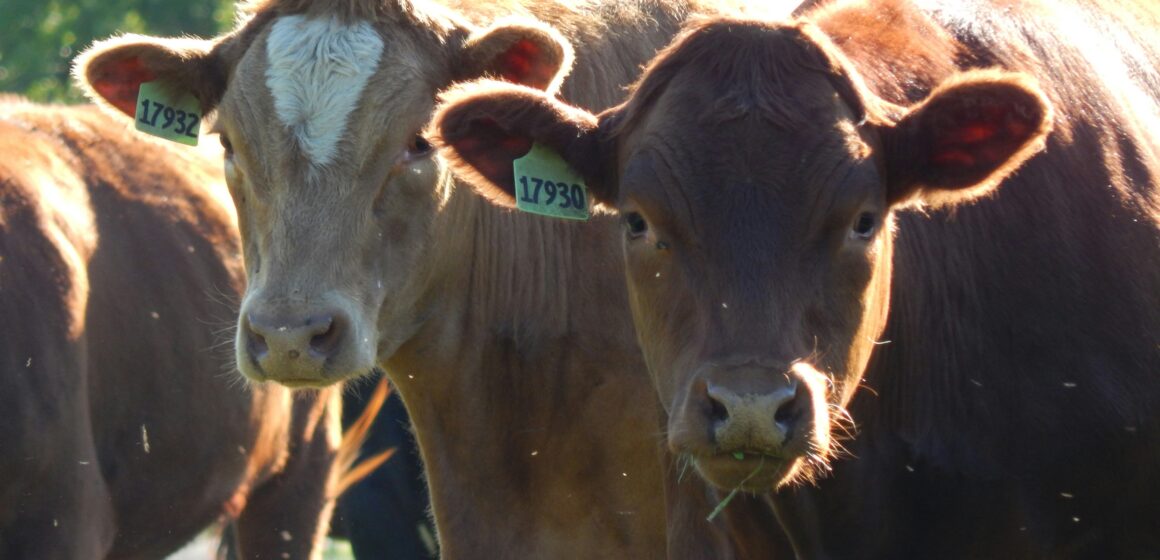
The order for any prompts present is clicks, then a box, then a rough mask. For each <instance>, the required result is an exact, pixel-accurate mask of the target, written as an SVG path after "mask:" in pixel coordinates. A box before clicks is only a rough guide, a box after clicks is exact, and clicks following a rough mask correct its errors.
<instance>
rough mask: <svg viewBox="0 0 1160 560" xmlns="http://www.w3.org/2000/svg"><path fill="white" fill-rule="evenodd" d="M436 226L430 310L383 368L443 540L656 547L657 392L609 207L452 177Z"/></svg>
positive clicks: (455, 544)
mask: <svg viewBox="0 0 1160 560" xmlns="http://www.w3.org/2000/svg"><path fill="white" fill-rule="evenodd" d="M434 227H435V228H436V231H435V232H434V235H433V236H434V238H435V239H437V240H439V241H438V242H437V243H439V244H438V245H436V247H434V248H433V255H432V256H433V259H434V261H435V262H437V263H439V264H438V265H437V266H436V267H435V268H434V269H433V274H432V278H433V279H434V280H435V281H434V282H433V283H432V284H431V286H432V290H431V293H429V294H428V297H427V298H425V299H426V301H428V306H427V311H426V313H425V316H426V319H425V322H424V325H423V327H421V328H420V331H419V333H418V334H417V335H416V336H415V337H413V338H412V340H411V341H410V342H409V343H408V344H405V345H404V347H403V348H401V349H400V352H398V353H397V354H396V357H395V358H393V359H392V360H391V362H390V363H388V364H387V369H388V371H389V372H390V373H391V375H392V377H393V378H394V379H396V381H397V384H398V385H399V387H400V390H401V394H402V396H403V399H404V401H405V402H406V404H407V408H408V411H409V412H410V414H411V418H412V422H413V423H414V426H415V430H416V434H417V436H418V439H419V444H420V448H421V451H422V454H423V458H424V461H425V463H426V467H427V473H428V480H429V483H430V487H431V498H432V504H433V508H434V511H435V516H436V519H437V523H438V525H439V529H440V531H441V536H442V545H443V547H444V551H443V552H444V554H445V555H446V556H447V557H456V556H460V555H479V554H481V553H482V551H486V553H484V554H483V556H485V557H557V556H580V557H587V556H592V557H598V556H602V555H608V551H620V552H618V553H616V554H612V556H618V557H619V556H626V557H649V556H651V555H655V554H657V553H658V552H659V551H660V550H662V548H660V547H663V544H664V531H663V529H664V527H663V525H664V513H663V505H662V500H663V494H662V491H663V489H662V486H661V482H660V471H659V469H658V461H657V441H658V440H657V438H656V436H655V434H656V432H657V426H658V421H657V418H656V407H655V406H654V403H655V396H654V392H653V389H652V387H651V385H650V383H649V381H648V378H647V376H646V375H645V373H644V372H645V368H644V365H643V363H642V359H641V357H640V355H639V352H638V350H637V348H636V342H635V336H634V335H633V332H634V331H633V330H632V324H631V318H630V315H629V313H628V311H627V309H628V306H627V296H626V293H625V291H626V290H625V287H624V278H623V274H624V273H623V269H622V264H621V260H620V258H619V252H620V249H619V243H620V240H619V235H620V230H619V227H618V226H617V223H616V220H615V219H613V218H612V217H609V216H601V217H598V218H597V219H594V220H593V221H592V222H589V223H575V222H564V221H559V220H551V219H547V218H542V217H537V216H530V215H525V214H522V213H517V212H514V211H509V210H504V209H498V208H495V207H493V206H492V205H491V204H490V203H488V202H487V201H485V200H483V199H482V198H480V197H479V196H478V195H476V194H475V193H474V192H472V191H471V190H470V189H468V188H467V187H465V186H460V187H459V188H456V189H455V190H454V191H453V192H452V194H451V195H450V197H449V200H448V202H447V203H446V204H445V206H444V208H443V211H442V212H441V215H440V218H439V220H438V223H437V224H436V225H435V226H434ZM601 310H605V311H604V312H602V311H601ZM610 433H617V434H618V435H617V437H616V438H612V437H604V436H605V434H610ZM500 519H502V520H504V521H503V522H502V523H499V522H497V521H496V520H500ZM506 527H510V528H518V532H517V531H509V530H505V529H504V528H506ZM579 543H584V544H583V545H580V544H579ZM577 546H586V547H587V546H591V547H592V549H591V550H590V551H588V552H590V554H589V553H585V552H582V551H578V550H577V548H576V547H577ZM561 547H562V548H561Z"/></svg>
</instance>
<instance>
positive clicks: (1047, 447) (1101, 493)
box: [433, 0, 1160, 558]
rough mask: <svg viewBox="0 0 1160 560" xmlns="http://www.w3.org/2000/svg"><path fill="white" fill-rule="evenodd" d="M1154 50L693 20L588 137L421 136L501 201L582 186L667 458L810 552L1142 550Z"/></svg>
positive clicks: (1159, 388) (968, 7) (1129, 6)
mask: <svg viewBox="0 0 1160 560" xmlns="http://www.w3.org/2000/svg"><path fill="white" fill-rule="evenodd" d="M1158 26H1160V11H1158V10H1157V9H1156V7H1155V5H1153V4H1149V3H1143V2H1130V1H1126V0H1125V1H1112V0H1107V1H1097V2H1072V1H1068V0H1036V1H1033V2H1025V3H1011V2H1006V1H1003V0H995V1H978V2H959V1H947V2H940V1H929V2H914V3H911V2H901V1H895V0H840V1H833V2H826V3H822V5H821V6H820V7H816V8H814V9H812V10H809V11H807V13H805V14H804V15H803V16H801V17H800V18H795V19H791V20H788V21H775V20H753V19H729V18H725V19H715V20H707V21H701V22H698V23H696V24H694V25H691V26H690V27H689V28H688V29H687V31H685V32H684V33H683V34H682V35H681V36H680V37H679V38H678V39H677V40H675V41H674V43H673V44H672V45H671V46H669V47H668V48H667V49H665V50H664V51H663V52H662V53H661V54H659V55H658V56H657V58H656V59H655V60H654V61H652V62H651V63H650V65H649V66H648V68H647V69H646V70H645V72H644V75H643V77H642V78H641V80H640V81H639V82H638V84H636V85H635V86H634V88H633V89H632V91H631V93H630V94H629V95H628V96H627V99H626V100H625V101H624V102H623V103H622V104H620V105H618V106H616V107H614V108H611V109H608V110H606V111H604V112H602V113H600V114H598V115H594V114H592V113H590V112H588V111H586V110H584V109H581V108H578V107H574V106H570V105H568V104H566V103H563V102H561V101H559V100H556V99H553V98H551V97H549V96H546V95H543V94H542V93H541V92H539V91H535V90H533V89H529V88H525V87H520V86H517V85H511V84H503V83H498V82H494V81H482V82H476V83H471V84H466V85H461V86H459V87H458V88H456V89H454V90H452V91H450V92H448V93H447V94H446V95H445V100H444V103H445V104H444V105H443V106H442V107H441V108H440V109H438V112H437V115H436V117H435V125H434V126H435V128H436V132H435V133H434V134H433V137H434V138H436V139H437V144H438V145H441V146H443V147H444V150H443V152H444V154H445V155H446V156H447V158H448V160H449V162H450V164H451V165H452V167H453V169H454V170H455V171H456V172H457V173H458V174H459V175H460V176H461V177H463V178H465V179H467V180H469V181H470V182H471V183H472V184H473V185H474V186H475V187H476V188H477V189H479V190H480V192H481V193H482V194H483V195H484V196H485V197H486V198H488V199H490V200H493V201H495V202H496V203H497V204H500V205H504V206H513V205H516V204H517V199H516V197H517V196H518V197H520V198H528V199H534V198H536V193H535V192H534V190H535V188H537V187H538V188H540V189H542V191H543V193H544V194H543V196H547V194H546V193H548V192H553V193H555V192H559V191H560V190H561V189H560V186H559V185H565V186H568V188H569V192H571V189H572V185H577V186H579V185H580V183H581V182H583V183H586V185H587V189H588V192H589V193H590V195H591V197H593V198H594V199H596V200H598V201H600V202H602V203H604V204H606V205H609V206H613V207H615V208H617V209H618V210H619V212H620V214H621V216H622V220H623V223H624V234H623V237H624V242H623V245H624V250H623V258H624V261H625V265H626V271H627V274H626V280H627V285H628V287H629V303H630V306H631V310H632V313H633V316H634V319H635V324H636V328H637V333H638V336H639V338H640V342H641V345H642V349H643V351H644V354H645V358H646V361H647V363H648V367H649V371H650V374H651V375H652V377H653V380H654V382H655V385H656V389H657V391H658V394H659V395H660V398H661V402H662V403H663V406H664V412H665V414H666V416H667V421H666V422H667V423H666V425H667V427H668V430H667V439H668V445H669V446H670V448H671V451H672V453H673V454H675V455H677V456H682V457H687V458H689V459H690V460H691V461H692V463H693V465H694V467H695V469H696V471H697V472H698V474H699V475H700V476H701V477H702V478H703V479H704V480H706V481H708V482H709V483H711V484H713V485H714V486H715V487H717V488H719V489H721V490H722V491H744V492H754V493H759V494H765V495H766V496H768V501H769V503H770V509H772V510H773V512H774V513H775V514H776V516H777V518H778V520H779V522H780V526H781V528H782V529H783V530H785V531H786V533H787V534H788V536H789V538H790V540H791V541H792V543H793V547H794V550H795V552H796V554H797V557H799V558H1097V557H1098V558H1151V557H1155V555H1156V553H1157V551H1160V532H1158V531H1157V530H1158V529H1160V513H1158V510H1157V509H1156V507H1155V503H1156V501H1157V499H1160V482H1158V480H1157V479H1156V477H1155V473H1156V472H1158V469H1160V383H1158V381H1160V378H1158V377H1157V374H1158V373H1160V344H1158V340H1160V339H1158V336H1160V205H1158V201H1160V187H1158V186H1157V174H1158V173H1160V136H1158V134H1160V132H1157V131H1160V72H1158V71H1157V68H1158V67H1160V43H1158V42H1157V40H1156V37H1157V30H1158V29H1160V27H1158ZM533 151H535V152H536V154H544V153H548V154H555V156H557V157H559V158H560V159H561V160H562V161H561V162H558V163H557V164H552V165H553V166H552V167H549V169H550V172H544V173H541V175H542V176H540V177H537V176H536V175H534V174H533V173H532V172H529V171H526V170H525V168H524V167H523V165H524V163H523V162H524V161H525V160H526V159H527V158H533V159H535V158H539V159H538V161H549V160H550V158H548V157H547V156H543V155H536V154H533V153H532V152H533ZM517 160H519V161H520V164H519V165H520V166H521V167H520V169H519V170H518V171H517V170H516V169H515V165H516V162H517ZM545 165H547V164H545ZM517 174H518V175H517ZM570 174H575V176H576V177H575V178H572V177H570ZM549 183H551V187H549ZM1000 186H1001V188H1000ZM557 200H559V197H557ZM566 202H568V203H571V202H572V201H566ZM557 203H558V204H563V203H564V202H557ZM588 272H589V271H588V270H586V269H578V270H574V271H573V275H574V276H573V278H572V280H571V282H572V283H573V284H575V283H579V284H584V283H585V282H587V279H588V276H587V275H588ZM851 418H852V420H853V421H854V423H855V426H852V425H851V423H850V419H851ZM851 432H854V433H851ZM843 449H844V452H843ZM831 470H832V473H830V471H831ZM827 474H829V476H823V475H827ZM811 482H812V484H811ZM729 507H731V506H726V511H727V510H728V508H729ZM758 511H760V508H759V509H758Z"/></svg>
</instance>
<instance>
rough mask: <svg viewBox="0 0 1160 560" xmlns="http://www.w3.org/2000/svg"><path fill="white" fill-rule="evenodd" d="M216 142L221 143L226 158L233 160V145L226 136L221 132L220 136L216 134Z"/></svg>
mask: <svg viewBox="0 0 1160 560" xmlns="http://www.w3.org/2000/svg"><path fill="white" fill-rule="evenodd" d="M218 141H219V142H221V143H222V149H223V150H225V151H226V157H227V158H233V157H234V144H233V143H232V142H230V139H229V137H228V136H226V135H225V133H224V132H223V133H221V134H218Z"/></svg>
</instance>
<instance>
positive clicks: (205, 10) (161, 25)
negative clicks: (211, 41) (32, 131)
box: [0, 0, 234, 103]
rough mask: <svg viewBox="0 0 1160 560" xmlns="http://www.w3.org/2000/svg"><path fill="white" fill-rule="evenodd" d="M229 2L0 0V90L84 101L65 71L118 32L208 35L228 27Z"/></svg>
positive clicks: (231, 4) (38, 98) (231, 8)
mask: <svg viewBox="0 0 1160 560" xmlns="http://www.w3.org/2000/svg"><path fill="white" fill-rule="evenodd" d="M233 21H234V0H67V1H62V0H0V91H6V92H13V93H22V94H24V95H26V96H28V97H29V98H30V99H32V100H33V101H52V102H67V103H76V102H81V101H83V100H84V99H83V97H82V96H81V94H80V92H79V91H77V90H76V88H74V87H73V86H72V83H71V81H70V79H69V68H70V65H71V64H72V59H73V57H75V56H76V55H77V53H78V52H80V51H81V50H84V48H85V47H87V46H89V45H90V44H92V42H93V41H94V40H97V39H103V38H106V37H109V36H111V35H116V34H119V33H148V34H150V35H164V36H177V35H197V36H201V37H212V36H214V35H217V34H218V33H219V32H221V31H225V30H227V29H229V28H230V27H232V26H233Z"/></svg>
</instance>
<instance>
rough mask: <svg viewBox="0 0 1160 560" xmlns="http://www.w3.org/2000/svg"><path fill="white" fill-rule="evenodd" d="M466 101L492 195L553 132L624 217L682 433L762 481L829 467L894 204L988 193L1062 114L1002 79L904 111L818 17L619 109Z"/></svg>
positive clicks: (470, 149)
mask: <svg viewBox="0 0 1160 560" xmlns="http://www.w3.org/2000/svg"><path fill="white" fill-rule="evenodd" d="M445 101H446V104H445V105H444V106H443V107H442V108H441V109H440V110H439V112H438V114H437V116H436V121H435V122H436V127H437V129H438V137H439V142H440V143H441V144H443V145H445V146H447V147H448V148H449V159H450V161H451V162H452V166H453V167H454V168H455V169H456V171H457V172H460V173H461V174H463V175H464V176H465V177H466V178H467V179H468V180H469V181H470V182H472V183H473V184H475V185H476V187H477V188H478V189H479V190H480V191H482V192H483V193H485V194H486V195H487V196H488V197H489V198H491V199H493V200H496V201H497V202H499V203H500V204H510V203H511V200H512V193H513V187H514V185H513V182H512V179H513V177H512V160H513V159H514V158H517V157H520V156H522V155H523V153H524V152H526V151H527V150H528V148H529V147H530V146H531V145H532V143H533V142H537V143H539V144H541V145H544V146H547V147H549V148H551V149H553V150H555V151H556V152H558V153H559V154H560V155H561V156H562V157H563V158H564V160H565V161H567V162H568V163H569V164H570V165H571V167H573V168H574V170H575V171H576V172H578V173H579V174H580V175H581V176H583V177H584V178H585V179H586V181H587V182H588V185H589V188H590V190H591V193H592V195H593V197H594V198H596V199H598V200H600V201H601V202H603V203H605V204H608V205H612V206H615V207H616V208H617V209H618V210H619V211H620V213H621V215H622V216H623V221H624V254H625V262H626V266H627V277H628V278H627V279H628V285H629V288H630V295H631V306H632V313H633V315H634V319H635V322H636V326H637V331H638V337H639V341H640V344H641V346H642V349H643V350H644V353H645V357H646V360H647V363H648V366H649V369H650V372H651V374H652V376H653V379H654V382H655V384H656V388H657V391H658V392H659V395H660V398H661V401H662V403H663V405H664V407H665V410H666V411H667V412H668V415H669V423H668V443H669V445H670V447H671V448H672V450H673V451H674V452H676V453H678V454H685V455H687V456H691V457H692V459H693V460H694V465H695V466H696V467H697V469H698V471H699V472H700V473H701V474H702V475H703V476H704V477H705V478H706V479H707V480H708V481H709V482H711V483H713V484H715V485H717V486H720V487H723V488H735V487H739V486H740V487H744V488H745V489H748V490H755V491H756V490H768V489H770V488H771V487H772V486H775V485H777V484H783V483H786V482H790V481H793V480H800V479H803V478H808V477H809V476H811V475H812V474H813V473H815V472H816V471H817V470H818V468H824V467H825V464H826V459H827V458H828V456H829V455H830V454H831V452H832V449H833V448H834V444H833V443H832V442H831V437H830V433H831V427H832V426H833V425H834V424H835V419H836V418H839V417H840V415H841V414H842V410H843V407H844V405H845V404H846V403H847V402H848V400H849V399H850V397H851V395H852V393H853V391H854V389H855V388H856V387H857V385H858V383H859V381H860V378H861V376H862V374H863V371H864V369H865V367H866V364H867V362H868V359H869V357H870V354H871V350H872V348H873V345H874V342H875V341H876V340H877V337H878V336H879V335H880V334H881V332H882V329H883V328H884V324H885V321H886V315H887V306H888V300H889V286H890V274H891V235H892V232H891V227H892V212H893V211H894V210H896V209H898V208H900V207H903V206H906V205H911V204H950V203H956V202H961V201H965V200H969V199H971V198H974V197H978V196H985V195H986V194H987V193H988V192H989V191H990V190H991V189H993V188H994V187H995V186H996V185H997V184H998V183H999V182H1000V181H1001V180H1002V178H1003V177H1004V176H1005V175H1007V174H1008V173H1009V172H1011V171H1012V170H1013V169H1015V168H1016V167H1017V166H1018V165H1020V163H1021V162H1023V161H1024V160H1025V159H1027V158H1028V157H1030V156H1031V155H1032V154H1034V153H1035V152H1036V151H1037V150H1038V149H1039V148H1040V147H1041V146H1042V144H1043V139H1044V137H1045V135H1046V134H1047V131H1048V129H1049V127H1050V113H1051V110H1050V108H1049V106H1048V104H1047V101H1046V100H1045V98H1044V96H1043V94H1042V93H1041V92H1040V90H1039V89H1038V87H1037V86H1036V85H1035V84H1034V83H1033V82H1032V81H1031V80H1030V79H1029V78H1027V77H1025V76H1021V75H1015V74H1007V73H1000V72H995V71H985V72H973V73H966V74H963V75H961V76H958V77H956V78H955V79H953V80H950V81H949V82H947V83H945V84H944V85H942V86H941V87H939V88H937V89H936V90H935V91H934V92H932V93H931V94H930V96H929V97H928V98H927V99H926V100H925V101H923V102H921V103H919V104H918V105H916V106H914V107H910V108H899V107H892V106H889V105H888V104H886V103H885V102H884V101H882V100H880V99H877V98H876V97H875V96H874V95H873V94H871V93H870V92H869V91H868V90H867V89H866V88H865V86H864V85H863V84H862V83H861V81H860V79H859V78H858V76H857V75H856V74H855V72H854V71H853V70H852V68H851V67H850V66H849V63H848V62H846V61H845V60H844V57H843V56H842V55H841V53H840V52H839V51H838V50H837V48H836V47H835V46H833V45H832V44H831V43H830V42H829V41H828V40H827V39H826V38H825V37H824V36H823V35H821V33H820V32H819V31H817V30H816V29H814V28H813V27H812V26H810V25H808V24H797V25H774V24H768V23H758V22H749V21H737V20H725V21H715V22H707V23H701V24H698V25H696V26H693V27H692V28H691V29H689V30H687V31H686V32H685V33H684V34H683V35H682V36H681V37H680V38H679V39H678V40H677V41H676V42H675V43H674V44H673V45H672V46H670V47H669V48H668V49H667V50H666V51H664V52H663V53H662V54H661V55H660V56H658V58H657V59H656V60H654V62H653V63H652V64H651V65H650V67H649V68H648V69H647V70H646V73H645V75H644V77H643V78H642V79H641V81H640V83H639V84H638V85H637V87H636V88H635V90H634V91H633V93H632V94H631V96H630V98H629V99H628V100H627V101H626V102H625V103H624V104H622V105H621V106H619V107H616V108H613V109H610V110H608V111H606V112H605V113H603V114H601V115H599V116H595V115H591V114H588V113H586V112H584V111H582V110H580V109H576V108H573V107H568V106H566V105H564V104H562V103H561V102H559V101H557V100H555V99H552V98H551V97H549V96H545V95H543V94H541V93H540V92H537V91H534V90H531V89H528V88H520V87H517V86H511V85H506V84H499V83H496V82H478V83H476V84H468V85H465V86H461V87H460V88H457V89H456V90H453V91H452V92H449V93H448V94H447V95H446V100H445Z"/></svg>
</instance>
